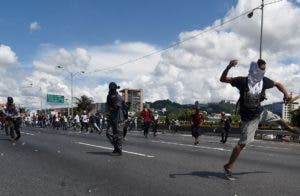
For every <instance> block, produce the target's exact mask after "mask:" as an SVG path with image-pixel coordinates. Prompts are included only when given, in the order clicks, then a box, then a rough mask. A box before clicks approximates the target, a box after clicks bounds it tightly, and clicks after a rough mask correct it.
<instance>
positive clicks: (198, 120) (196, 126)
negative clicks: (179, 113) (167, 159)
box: [191, 109, 204, 145]
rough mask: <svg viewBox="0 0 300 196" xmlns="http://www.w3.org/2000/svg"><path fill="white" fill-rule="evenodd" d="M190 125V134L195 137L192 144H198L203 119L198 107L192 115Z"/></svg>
mask: <svg viewBox="0 0 300 196" xmlns="http://www.w3.org/2000/svg"><path fill="white" fill-rule="evenodd" d="M191 118H192V123H193V124H192V126H191V131H192V136H193V137H194V138H195V141H194V145H198V144H199V136H200V135H201V134H202V132H201V127H200V126H201V125H202V124H203V121H204V116H203V114H202V113H200V111H199V109H196V111H195V113H194V114H193V115H192V117H191Z"/></svg>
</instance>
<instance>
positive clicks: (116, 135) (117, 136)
mask: <svg viewBox="0 0 300 196" xmlns="http://www.w3.org/2000/svg"><path fill="white" fill-rule="evenodd" d="M110 127H111V128H112V132H113V135H112V141H111V143H112V145H113V146H114V151H118V152H122V131H121V130H120V125H119V123H118V121H117V120H116V119H111V120H110Z"/></svg>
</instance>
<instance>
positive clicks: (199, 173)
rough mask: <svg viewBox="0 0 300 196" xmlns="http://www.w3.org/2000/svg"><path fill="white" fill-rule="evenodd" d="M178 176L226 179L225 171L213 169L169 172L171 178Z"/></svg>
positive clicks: (260, 172)
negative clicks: (177, 172)
mask: <svg viewBox="0 0 300 196" xmlns="http://www.w3.org/2000/svg"><path fill="white" fill-rule="evenodd" d="M266 173H271V172H266V171H253V172H240V173H233V175H235V176H238V175H246V174H266ZM176 176H198V177H201V178H212V177H215V178H221V179H225V177H224V173H223V172H211V171H194V172H190V173H179V174H169V177H170V178H176Z"/></svg>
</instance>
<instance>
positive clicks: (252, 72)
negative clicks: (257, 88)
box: [248, 62, 265, 86]
mask: <svg viewBox="0 0 300 196" xmlns="http://www.w3.org/2000/svg"><path fill="white" fill-rule="evenodd" d="M264 75H265V71H264V70H261V69H260V68H259V67H258V65H257V63H255V62H251V64H250V69H249V74H248V79H249V81H250V83H251V85H252V86H254V85H255V84H256V83H258V82H260V81H261V80H262V79H263V77H264Z"/></svg>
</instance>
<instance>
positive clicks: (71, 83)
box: [57, 65, 84, 116]
mask: <svg viewBox="0 0 300 196" xmlns="http://www.w3.org/2000/svg"><path fill="white" fill-rule="evenodd" d="M57 68H59V69H63V70H64V71H66V72H68V73H69V74H70V85H71V99H70V100H71V101H70V103H69V107H71V115H72V116H73V111H74V110H73V96H74V95H73V93H74V92H73V83H74V77H75V76H76V75H77V74H80V73H84V71H79V72H75V73H74V72H71V71H68V70H65V69H64V67H63V66H61V65H58V66H57Z"/></svg>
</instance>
